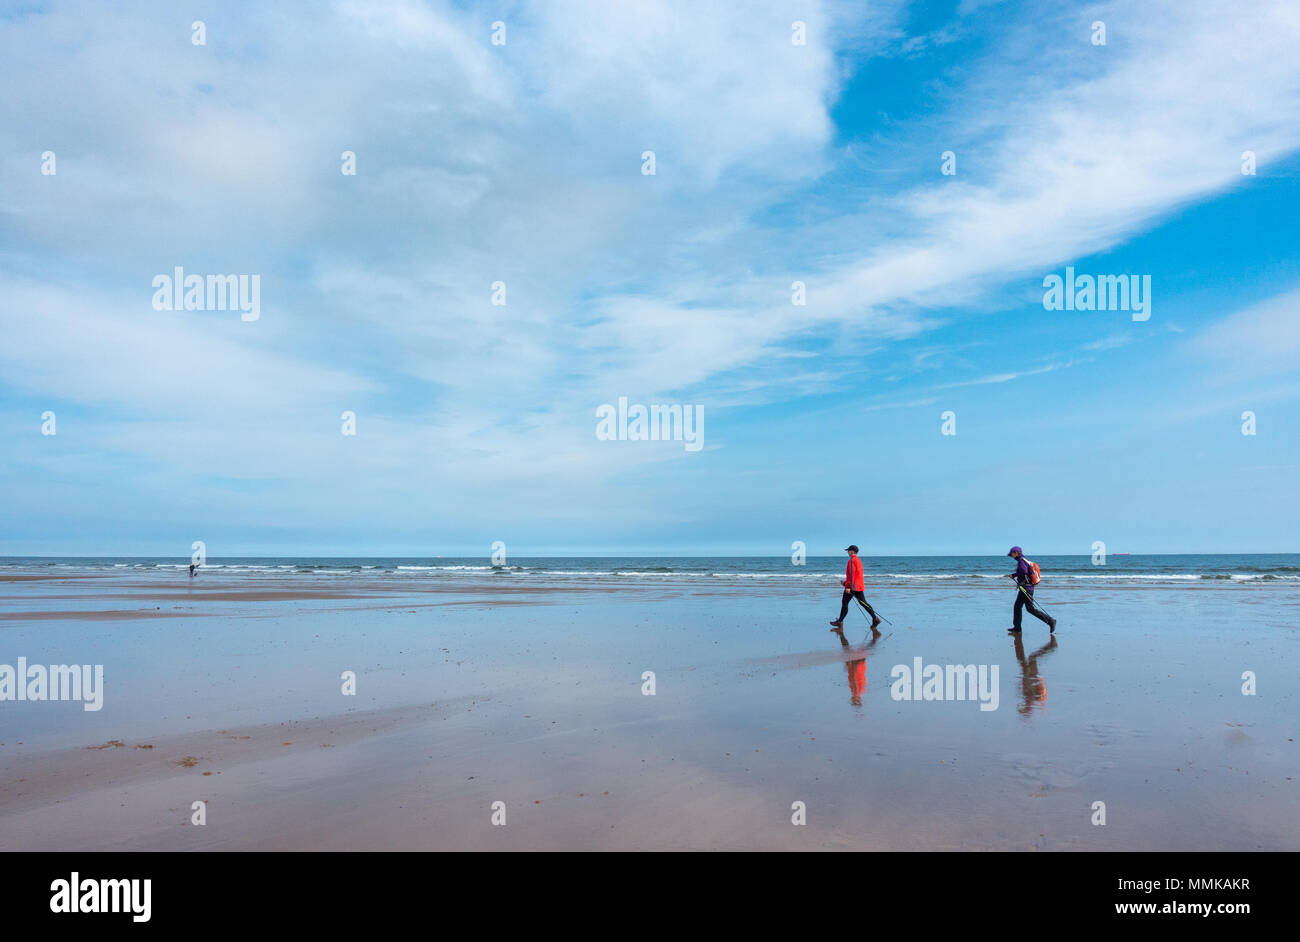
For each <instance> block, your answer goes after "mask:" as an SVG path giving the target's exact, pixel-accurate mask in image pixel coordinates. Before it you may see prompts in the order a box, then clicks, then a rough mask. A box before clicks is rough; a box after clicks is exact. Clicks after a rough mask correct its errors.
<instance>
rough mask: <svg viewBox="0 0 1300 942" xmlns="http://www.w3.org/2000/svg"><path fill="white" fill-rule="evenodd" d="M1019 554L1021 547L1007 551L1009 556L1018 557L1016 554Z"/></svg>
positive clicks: (1014, 547)
mask: <svg viewBox="0 0 1300 942" xmlns="http://www.w3.org/2000/svg"><path fill="white" fill-rule="evenodd" d="M1019 552H1020V547H1019V546H1013V547H1011V549H1009V550H1007V555H1008V556H1014V555H1016V553H1019Z"/></svg>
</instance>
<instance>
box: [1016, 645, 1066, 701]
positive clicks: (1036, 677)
mask: <svg viewBox="0 0 1300 942" xmlns="http://www.w3.org/2000/svg"><path fill="white" fill-rule="evenodd" d="M1014 637H1015V641H1016V660H1017V661H1019V662H1020V706H1018V707H1016V712H1018V713H1019V714H1020V715H1021V716H1024V717H1028V716H1029V715H1030V714H1031V713H1033V711H1034V710H1035V709H1042V708H1044V707H1045V706H1046V705H1047V681H1046V680H1044V679H1043V677H1042V675H1041V674H1039V673H1038V659H1039V658H1040V657H1046V656H1047V655H1048V654H1050V653H1051V652H1053V651H1055V650H1056V636H1055V635H1053V636H1052V639H1051V640H1050V641H1048V642H1047V644H1045V645H1043V646H1042V647H1041V648H1039V649H1038V650H1037V651H1035V652H1034V653H1033V654H1030V655H1028V656H1026V655H1025V645H1024V642H1023V641H1021V640H1020V635H1015V636H1014Z"/></svg>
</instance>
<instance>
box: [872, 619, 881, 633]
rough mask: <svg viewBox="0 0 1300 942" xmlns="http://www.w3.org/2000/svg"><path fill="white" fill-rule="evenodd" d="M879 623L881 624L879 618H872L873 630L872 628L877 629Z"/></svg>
mask: <svg viewBox="0 0 1300 942" xmlns="http://www.w3.org/2000/svg"><path fill="white" fill-rule="evenodd" d="M879 624H880V619H879V618H873V619H871V630H872V631H875V630H876V626H877V625H879Z"/></svg>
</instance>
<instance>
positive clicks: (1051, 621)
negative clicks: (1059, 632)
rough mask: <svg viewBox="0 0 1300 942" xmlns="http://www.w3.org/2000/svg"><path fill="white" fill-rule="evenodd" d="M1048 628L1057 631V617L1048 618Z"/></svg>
mask: <svg viewBox="0 0 1300 942" xmlns="http://www.w3.org/2000/svg"><path fill="white" fill-rule="evenodd" d="M1047 629H1048V630H1049V631H1055V630H1056V619H1055V618H1051V619H1048V622H1047Z"/></svg>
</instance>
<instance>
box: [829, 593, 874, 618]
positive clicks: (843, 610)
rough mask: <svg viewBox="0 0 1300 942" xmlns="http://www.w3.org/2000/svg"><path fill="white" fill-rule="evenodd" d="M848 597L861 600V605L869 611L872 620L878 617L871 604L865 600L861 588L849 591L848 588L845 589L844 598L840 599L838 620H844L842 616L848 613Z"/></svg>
mask: <svg viewBox="0 0 1300 942" xmlns="http://www.w3.org/2000/svg"><path fill="white" fill-rule="evenodd" d="M850 599H857V600H858V601H859V602H861V603H862V604H863V606H865V607H866V609H867V611H868V612H870V613H871V620H872V621H875V620H876V619H877V618H878V617H879V616H878V615H877V614H876V612H875V609H873V608H872V607H871V604H870V603H869V602H868V601H867V597H866V596H865V595H863V594H862V590H861V589H855V590H854V591H852V592H850V591H849V590H848V589H845V590H844V598H843V599H841V600H840V617H839V619H838V620H839V621H844V616H845V615H847V614H848V613H849V600H850Z"/></svg>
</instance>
